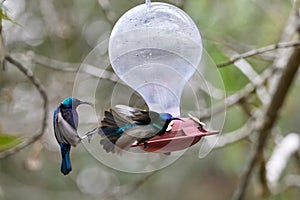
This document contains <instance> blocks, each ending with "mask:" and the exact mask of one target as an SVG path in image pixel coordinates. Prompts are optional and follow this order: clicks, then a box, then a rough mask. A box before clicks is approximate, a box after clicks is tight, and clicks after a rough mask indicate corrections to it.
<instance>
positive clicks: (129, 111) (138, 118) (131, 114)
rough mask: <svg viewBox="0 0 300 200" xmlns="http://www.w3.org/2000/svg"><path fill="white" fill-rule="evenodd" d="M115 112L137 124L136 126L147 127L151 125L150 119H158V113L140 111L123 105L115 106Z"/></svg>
mask: <svg viewBox="0 0 300 200" xmlns="http://www.w3.org/2000/svg"><path fill="white" fill-rule="evenodd" d="M115 107H116V111H117V112H118V113H121V114H122V115H124V116H125V117H126V118H129V119H130V120H132V121H134V122H137V123H138V125H147V124H150V123H151V119H155V118H158V117H159V113H157V112H154V111H148V110H142V109H139V108H133V107H129V106H125V105H116V106H115Z"/></svg>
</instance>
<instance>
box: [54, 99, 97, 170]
mask: <svg viewBox="0 0 300 200" xmlns="http://www.w3.org/2000/svg"><path fill="white" fill-rule="evenodd" d="M80 104H88V105H92V104H91V103H88V102H83V101H80V100H78V99H75V98H71V97H69V98H66V99H65V100H63V102H62V103H61V104H60V105H59V106H58V107H57V108H56V109H55V111H54V116H53V126H54V134H55V138H56V140H57V142H58V144H59V146H60V151H61V157H62V163H61V169H60V171H61V172H62V173H63V174H64V175H67V174H68V173H69V172H70V171H72V166H71V161H70V149H71V146H74V147H75V146H76V145H77V144H78V143H79V142H80V141H81V140H82V138H81V137H79V135H78V133H77V126H78V114H77V112H76V108H77V106H79V105H80Z"/></svg>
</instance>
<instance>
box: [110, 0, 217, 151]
mask: <svg viewBox="0 0 300 200" xmlns="http://www.w3.org/2000/svg"><path fill="white" fill-rule="evenodd" d="M202 50H203V46H202V39H201V36H200V33H199V30H198V28H197V26H196V24H195V23H194V22H193V20H192V19H191V18H190V17H189V16H188V15H187V14H186V13H185V12H184V11H183V10H181V9H179V8H177V7H176V6H173V5H170V4H167V3H161V2H154V3H151V1H150V0H146V2H145V4H142V5H139V6H136V7H134V8H132V9H130V10H129V11H127V12H126V13H125V14H124V15H123V16H121V18H120V19H119V20H118V22H117V23H116V24H115V26H114V28H113V30H112V33H111V36H110V39H109V58H110V62H111V65H112V67H113V69H114V71H115V73H116V74H117V75H118V76H119V77H120V79H121V80H122V81H123V82H125V83H126V84H127V85H128V86H130V87H131V88H132V89H134V90H135V91H137V92H138V93H139V94H140V95H141V96H142V97H143V98H144V100H145V101H146V103H147V105H148V107H149V109H150V110H154V111H157V112H166V113H170V114H172V116H180V99H181V95H182V91H183V90H184V87H185V85H186V83H187V82H188V81H189V79H190V78H191V77H192V76H193V74H194V73H195V71H196V70H197V67H198V66H199V64H200V60H201V56H202ZM217 133H218V131H207V130H205V129H204V128H203V127H202V125H200V124H199V123H198V122H196V121H194V120H192V119H191V118H185V119H184V121H175V122H174V124H173V127H172V130H170V131H167V132H165V134H163V135H162V136H156V137H154V138H152V139H150V140H148V141H147V145H146V146H147V147H146V146H144V144H137V143H136V144H133V145H132V147H140V148H142V149H143V150H144V151H148V152H157V153H167V152H171V151H178V150H183V149H186V148H188V147H190V146H192V145H194V144H195V143H197V142H198V141H199V140H200V139H201V137H204V136H208V135H211V134H217ZM145 147H146V148H145Z"/></svg>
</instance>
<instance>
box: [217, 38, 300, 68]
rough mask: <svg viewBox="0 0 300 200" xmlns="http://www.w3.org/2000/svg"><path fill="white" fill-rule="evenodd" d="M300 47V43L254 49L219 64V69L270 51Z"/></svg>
mask: <svg viewBox="0 0 300 200" xmlns="http://www.w3.org/2000/svg"><path fill="white" fill-rule="evenodd" d="M299 46H300V41H297V42H285V43H278V44H272V45H269V46H265V47H261V48H258V49H253V50H250V51H247V52H245V53H242V54H239V55H236V56H233V57H232V58H231V59H230V60H228V61H226V62H224V63H220V64H217V67H219V68H221V67H226V66H228V65H231V64H233V63H234V62H236V61H238V60H240V59H243V58H249V57H252V56H255V55H259V54H263V53H266V52H268V51H274V50H276V49H283V48H291V47H299Z"/></svg>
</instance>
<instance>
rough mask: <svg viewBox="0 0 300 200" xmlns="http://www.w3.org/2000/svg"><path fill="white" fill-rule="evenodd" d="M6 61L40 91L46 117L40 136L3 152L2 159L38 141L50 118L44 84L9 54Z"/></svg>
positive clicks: (35, 136) (0, 155)
mask: <svg viewBox="0 0 300 200" xmlns="http://www.w3.org/2000/svg"><path fill="white" fill-rule="evenodd" d="M5 60H6V61H8V62H9V63H11V64H12V65H14V66H16V67H17V68H18V69H19V70H20V71H21V72H23V74H25V76H26V77H27V78H28V79H29V80H30V81H31V83H32V84H33V85H34V86H35V88H36V89H37V90H38V92H39V93H40V95H41V97H42V99H43V110H44V115H43V119H42V127H41V130H40V132H39V134H36V135H34V136H32V137H29V138H28V139H25V140H24V141H23V142H21V143H20V144H18V145H16V146H15V147H13V148H11V149H8V150H7V151H4V152H1V153H0V159H2V158H6V157H8V156H10V155H13V154H15V153H17V152H18V151H20V150H21V149H23V148H25V147H27V146H28V145H30V144H32V143H33V142H35V141H37V140H38V139H39V138H40V137H41V136H42V135H43V134H44V133H45V130H46V127H47V116H48V96H47V94H46V91H45V89H44V87H43V86H42V84H41V83H40V81H39V79H37V78H36V77H35V76H34V75H33V73H32V71H31V70H29V69H27V68H25V67H24V66H23V65H22V64H21V63H19V62H18V61H16V60H15V59H13V58H12V57H11V56H10V55H9V54H7V55H6V56H5Z"/></svg>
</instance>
